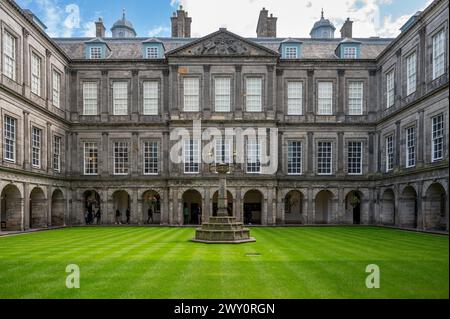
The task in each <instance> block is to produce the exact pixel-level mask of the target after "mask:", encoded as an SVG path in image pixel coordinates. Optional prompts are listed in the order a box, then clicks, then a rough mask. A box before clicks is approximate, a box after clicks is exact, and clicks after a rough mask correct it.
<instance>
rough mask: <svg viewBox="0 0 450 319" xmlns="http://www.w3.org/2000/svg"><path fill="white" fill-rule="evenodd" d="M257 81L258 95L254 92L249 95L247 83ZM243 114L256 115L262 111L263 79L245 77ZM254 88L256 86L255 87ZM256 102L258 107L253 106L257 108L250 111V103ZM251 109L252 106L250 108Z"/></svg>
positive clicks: (254, 76)
mask: <svg viewBox="0 0 450 319" xmlns="http://www.w3.org/2000/svg"><path fill="white" fill-rule="evenodd" d="M255 80H258V81H259V94H257V92H256V91H255V92H254V93H253V92H252V93H251V94H250V93H249V87H250V86H249V82H251V81H255ZM244 83H245V112H248V113H257V112H262V110H263V96H264V79H263V77H262V76H258V75H251V76H245V82H244ZM255 88H256V86H255ZM250 97H253V98H254V101H251V99H250ZM255 101H256V102H258V105H256V104H255V106H256V107H257V108H254V109H250V108H249V105H251V103H250V102H252V103H253V102H255ZM252 107H253V106H252Z"/></svg>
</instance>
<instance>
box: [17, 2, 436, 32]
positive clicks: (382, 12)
mask: <svg viewBox="0 0 450 319" xmlns="http://www.w3.org/2000/svg"><path fill="white" fill-rule="evenodd" d="M16 2H17V3H18V4H19V5H20V6H21V7H22V8H27V9H30V10H31V11H33V13H34V14H35V15H36V16H37V17H38V18H39V19H40V20H41V21H42V22H43V23H44V24H45V25H46V26H47V30H46V31H47V33H48V34H49V35H50V36H51V37H93V36H95V24H94V22H95V21H96V20H98V18H99V17H102V19H103V21H104V23H105V27H106V29H107V33H106V36H111V32H110V28H111V26H112V25H113V24H114V22H115V21H117V20H118V19H120V18H121V17H122V11H123V9H125V12H126V18H127V20H129V21H131V22H132V23H133V25H134V28H135V30H136V32H137V34H138V36H139V37H165V36H170V17H171V16H172V14H173V12H174V11H176V10H177V8H178V7H179V6H180V5H182V6H183V8H184V9H185V10H186V11H187V12H188V14H189V16H190V17H192V37H201V36H205V35H207V34H209V33H211V32H214V31H217V30H218V29H219V28H221V27H225V28H227V29H228V30H229V31H231V32H234V33H237V34H239V35H241V36H244V37H256V24H257V22H258V16H259V11H260V10H261V9H262V8H263V7H265V8H266V9H267V10H269V13H273V15H274V16H275V17H278V22H277V36H279V37H309V32H310V31H311V27H312V26H313V24H314V22H315V21H317V20H318V19H319V18H320V12H321V9H322V8H323V10H324V15H325V18H327V19H329V20H330V21H331V22H332V23H333V24H334V26H335V27H336V32H335V36H336V37H340V34H339V30H340V27H341V26H342V23H343V22H344V20H345V19H346V18H347V17H349V18H350V19H351V20H353V21H354V23H353V37H355V38H358V37H371V36H380V37H395V36H397V35H398V34H399V33H400V31H399V28H400V27H401V26H402V25H403V24H404V23H405V22H406V21H407V20H408V19H409V17H411V16H412V15H413V14H414V13H416V12H417V11H421V10H423V9H425V8H426V7H427V6H428V5H429V4H430V3H431V2H432V0H16Z"/></svg>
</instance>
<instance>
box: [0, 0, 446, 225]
mask: <svg viewBox="0 0 450 319" xmlns="http://www.w3.org/2000/svg"><path fill="white" fill-rule="evenodd" d="M264 16H265V15H264ZM177 17H178V18H172V19H173V20H174V21H176V23H177V28H176V30H175V34H177V35H178V37H173V38H160V39H158V41H160V42H161V43H162V45H163V47H164V50H165V55H164V58H162V59H154V60H150V59H145V58H143V57H142V43H143V41H145V40H146V39H143V38H127V39H123V38H105V39H103V41H105V43H107V45H108V47H109V48H110V52H109V55H108V56H107V57H106V58H104V59H99V60H90V59H86V56H85V52H86V50H85V45H86V42H87V41H89V40H91V39H80V38H71V39H50V38H48V37H47V36H46V35H45V33H44V32H42V30H41V29H40V28H39V27H38V26H36V25H35V24H34V23H33V22H32V21H31V20H30V19H29V18H28V17H27V16H26V15H24V14H22V12H21V10H20V8H19V7H18V6H17V5H16V4H15V3H14V2H13V1H11V0H4V1H1V2H0V26H1V29H2V30H1V35H0V39H1V52H3V46H4V43H5V42H4V41H5V38H4V37H5V31H7V32H9V34H11V35H13V36H14V38H15V39H16V45H17V56H16V78H15V79H14V80H11V79H10V78H9V77H7V76H5V75H4V74H3V75H2V77H1V79H0V112H1V121H0V122H1V127H2V129H1V132H0V138H1V139H2V143H4V139H5V136H4V135H5V116H9V117H10V118H14V119H15V120H16V139H15V140H16V150H15V160H14V161H10V160H7V159H6V157H5V148H4V147H2V148H0V193H1V215H0V222H2V223H3V230H5V229H6V230H25V229H28V228H30V227H32V228H39V227H47V226H55V225H78V224H84V222H85V221H84V217H85V216H84V214H85V211H86V207H87V206H88V205H90V204H92V203H93V204H92V205H94V207H96V208H97V207H99V208H100V209H101V212H102V218H101V223H102V224H113V223H114V222H115V221H116V216H115V212H116V210H117V209H119V211H121V213H122V214H123V216H122V217H121V218H122V219H125V216H124V211H125V210H126V208H129V209H130V212H131V219H130V223H132V224H145V223H146V221H147V210H148V207H149V198H158V204H157V205H156V206H153V208H154V210H155V213H154V216H153V217H154V218H153V223H155V224H162V225H183V224H185V223H186V222H187V223H191V222H194V221H193V220H192V216H190V219H189V220H187V221H186V220H185V218H184V216H183V207H184V204H185V203H186V204H189V209H190V210H191V209H193V207H196V205H197V206H201V211H202V215H201V218H202V219H203V220H204V221H206V220H208V218H209V216H212V215H213V211H214V209H215V208H214V207H215V206H214V205H215V201H217V195H216V197H215V195H214V194H215V192H216V191H217V189H218V181H217V178H216V176H215V175H214V173H210V172H209V169H208V165H207V164H201V167H200V171H199V173H198V174H185V173H184V170H183V164H175V163H173V162H171V161H170V160H169V152H170V149H171V147H172V146H173V145H174V143H175V142H174V141H170V138H169V135H170V132H171V130H173V129H174V128H183V127H184V128H186V129H188V130H190V129H191V127H192V120H193V119H201V120H202V126H203V127H204V128H207V127H217V128H219V129H221V128H222V129H223V128H225V127H243V128H245V127H260V128H266V129H269V128H277V129H278V141H279V145H278V146H279V147H278V167H277V171H276V172H275V173H273V174H264V173H262V174H249V173H247V172H246V171H245V168H244V167H243V165H237V166H236V167H235V169H234V171H233V172H232V173H231V175H230V178H229V179H228V181H227V187H228V189H229V192H230V195H231V197H230V196H229V197H230V199H229V202H230V203H229V205H232V207H233V211H234V214H235V215H236V217H237V220H238V221H242V220H243V219H244V207H245V205H252V207H253V209H254V212H253V223H255V224H262V225H282V224H289V223H292V224H318V223H328V224H353V223H361V224H366V225H395V226H398V227H404V228H417V229H441V230H446V231H448V212H447V210H448V207H449V204H448V191H449V190H448V156H449V154H448V120H449V111H448V105H449V103H448V83H449V82H448V80H449V79H448V65H449V58H448V52H449V51H448V49H449V48H448V38H446V39H445V62H444V74H443V75H441V76H439V77H438V78H436V79H433V76H432V58H433V57H432V51H433V43H432V37H433V35H435V34H436V33H437V32H438V31H440V30H445V33H444V34H445V36H446V37H447V36H448V35H447V34H448V1H445V0H436V1H434V2H433V3H432V4H430V6H429V7H428V8H427V9H426V10H425V11H424V12H422V14H421V15H420V16H419V17H418V18H417V19H416V21H415V22H414V23H412V25H411V26H410V27H409V28H408V30H407V31H404V32H402V33H401V34H400V35H399V36H398V37H397V38H396V39H378V38H369V39H358V41H359V42H361V52H360V57H359V58H358V59H341V58H339V57H337V56H336V54H335V49H336V47H337V46H338V45H339V43H340V41H341V40H342V39H339V38H337V39H334V38H332V39H298V40H299V41H301V42H302V44H301V45H302V49H301V51H302V54H301V57H300V58H299V59H283V58H281V57H280V54H279V53H278V48H279V46H280V44H281V43H282V42H283V41H284V40H285V39H281V38H276V37H275V34H273V32H272V31H273V28H274V26H271V30H272V31H271V32H269V33H268V35H267V36H268V37H269V38H266V37H264V38H262V37H259V38H250V39H244V38H241V37H239V36H237V35H234V34H232V33H230V32H228V31H226V30H224V29H221V30H219V31H218V32H216V33H213V34H211V35H208V36H205V37H204V38H199V39H193V38H190V37H189V36H190V20H189V23H188V24H187V25H185V26H184V28H185V29H184V31H180V30H181V29H180V25H182V23H181V22H180V19H181V18H183V17H184V18H186V17H185V16H184V11H183V12H178V13H177ZM189 19H191V18H189ZM275 21H276V20H275ZM194 23H195V20H194ZM188 25H189V27H188ZM259 28H263V26H261V27H260V26H259V27H258V29H259ZM275 28H276V26H275ZM100 29H101V28H100ZM275 30H276V29H275ZM266 31H267V30H266ZM180 32H181V33H180ZM258 32H259V33H261V34H264V30H260V31H258ZM348 32H349V31H348V30H347V33H348ZM350 32H351V31H350ZM266 33H267V32H266ZM180 34H181V35H180ZM223 42H225V43H228V44H229V43H232V45H231V46H223V47H221V46H219V47H218V46H217V45H216V46H214V45H212V44H211V43H213V44H214V43H216V44H217V43H223ZM414 51H415V52H416V57H417V81H416V83H417V88H416V90H415V92H414V93H412V94H410V95H408V96H407V92H406V81H407V79H406V68H407V66H406V58H407V57H408V56H409V55H410V54H411V53H412V52H414ZM32 54H35V55H37V56H39V57H40V58H41V61H42V64H41V73H42V77H41V94H40V96H37V95H36V94H34V93H32V92H31V70H30V64H31V55H32ZM3 63H4V60H3V58H2V59H1V61H0V66H1V68H0V69H1V70H4V66H3ZM393 69H395V86H394V92H395V98H394V105H393V106H391V107H389V108H387V106H386V101H387V97H386V73H387V72H389V71H390V70H393ZM53 71H56V72H57V73H58V74H60V76H61V89H60V103H59V107H56V106H55V103H54V101H52V98H53V95H52V92H53V91H52V90H53V84H52V83H53V81H52V74H53ZM222 76H227V77H229V78H230V79H231V94H230V96H231V111H230V112H225V113H224V112H216V111H215V105H214V81H215V80H216V79H217V78H218V77H222ZM255 76H257V77H259V78H261V79H262V84H263V85H262V112H248V111H247V106H246V98H245V96H246V94H247V92H246V86H245V83H246V82H245V81H246V79H247V78H249V77H255ZM185 77H195V78H198V79H199V81H200V94H199V99H200V111H199V112H184V111H183V106H184V105H183V79H184V78H185ZM118 80H120V81H125V82H127V85H128V90H127V92H128V98H127V100H128V115H120V116H119V115H113V102H112V100H113V91H112V85H113V82H114V81H118ZM146 80H152V81H157V82H158V84H159V91H158V114H157V115H144V114H143V92H142V86H143V82H144V81H146ZM291 80H296V81H301V82H302V83H303V91H302V93H303V96H302V99H303V113H302V115H288V113H287V84H288V82H289V81H291ZM354 80H358V81H361V82H362V83H363V112H362V115H349V103H348V100H349V98H348V85H349V82H351V81H354ZM323 81H329V82H332V85H333V96H332V105H333V111H332V114H331V115H318V109H317V108H318V83H320V82H323ZM85 82H95V83H97V85H98V88H99V89H98V105H97V110H98V112H97V113H98V114H97V115H89V116H87V115H83V91H82V87H83V83H85ZM441 114H442V116H443V124H444V133H443V134H444V135H443V143H444V146H443V156H442V158H439V160H433V158H432V155H431V154H432V151H433V150H432V138H433V136H432V118H433V117H435V116H437V115H441ZM409 127H414V128H415V132H416V144H415V147H416V150H415V155H416V161H415V165H414V166H413V167H409V168H407V165H406V147H407V140H406V129H408V128H409ZM33 128H38V129H40V130H41V132H42V138H41V145H40V154H41V156H40V158H41V163H40V167H34V166H33V165H32V152H31V148H32V145H31V134H32V130H33ZM390 135H393V136H394V139H393V144H394V145H393V152H394V163H393V166H394V167H393V170H392V171H389V172H386V169H385V167H386V155H387V154H386V145H385V143H386V139H385V138H386V137H387V136H390ZM55 136H58V137H60V138H61V165H60V168H61V169H60V170H59V171H58V170H55V169H54V163H53V162H54V160H53V158H54V147H53V140H54V137H55ZM293 140H294V141H301V142H302V157H301V163H302V165H301V167H302V172H301V174H300V175H289V174H288V168H287V166H288V163H287V162H288V160H287V154H288V142H289V141H293ZM116 141H125V142H127V143H128V145H129V162H130V167H129V172H128V174H127V175H124V176H119V175H114V167H113V161H114V158H113V143H114V142H116ZM145 141H156V142H157V145H158V149H159V151H158V174H155V175H145V174H144V173H143V170H144V167H143V166H144V164H143V143H144V142H145ZM322 141H326V142H331V145H332V165H331V166H332V172H331V174H330V175H319V174H318V173H317V158H316V157H317V153H318V143H319V142H322ZM352 141H359V142H362V174H360V175H350V174H349V172H348V165H347V164H348V143H349V142H352ZM84 142H96V143H97V145H98V158H99V162H98V175H95V176H90V175H86V174H84V161H85V155H84V149H83V145H84ZM204 144H206V143H205V142H204ZM155 194H157V197H154V196H155ZM149 196H150V197H149ZM355 197H357V198H358V199H359V204H358V203H357V204H356V206H355V207H359V209H356V208H353V207H354V205H353V204H355V203H353V202H352V201H353V200H354V198H355ZM352 203H353V204H352ZM192 205H194V206H192ZM156 207H158V208H156Z"/></svg>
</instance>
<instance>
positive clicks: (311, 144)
mask: <svg viewBox="0 0 450 319" xmlns="http://www.w3.org/2000/svg"><path fill="white" fill-rule="evenodd" d="M307 141H308V154H307V155H308V158H307V163H306V164H307V165H306V166H307V171H306V175H309V176H311V175H314V163H313V155H314V133H313V132H308V133H307Z"/></svg>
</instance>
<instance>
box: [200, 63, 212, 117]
mask: <svg viewBox="0 0 450 319" xmlns="http://www.w3.org/2000/svg"><path fill="white" fill-rule="evenodd" d="M202 105H203V116H204V118H209V117H210V115H211V111H212V109H211V66H210V65H203V103H200V107H201V106H202ZM200 111H202V110H201V109H200Z"/></svg>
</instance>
